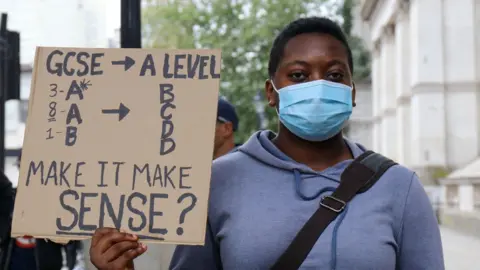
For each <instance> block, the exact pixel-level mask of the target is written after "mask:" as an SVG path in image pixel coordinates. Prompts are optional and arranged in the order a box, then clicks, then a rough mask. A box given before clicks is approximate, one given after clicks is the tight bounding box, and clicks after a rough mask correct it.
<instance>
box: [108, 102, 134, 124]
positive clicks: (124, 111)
mask: <svg viewBox="0 0 480 270" xmlns="http://www.w3.org/2000/svg"><path fill="white" fill-rule="evenodd" d="M129 112H130V109H129V108H127V106H125V105H123V103H120V107H118V109H103V110H102V113H103V114H118V121H122V119H123V118H125V116H127V114H128V113H129Z"/></svg>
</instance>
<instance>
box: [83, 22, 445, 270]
mask: <svg viewBox="0 0 480 270" xmlns="http://www.w3.org/2000/svg"><path fill="white" fill-rule="evenodd" d="M268 72H269V76H270V79H269V80H267V82H266V84H265V91H266V95H267V98H268V104H269V105H270V106H271V107H273V108H275V109H276V110H277V112H278V114H279V119H280V123H279V130H278V134H274V133H272V132H270V131H262V132H258V133H256V134H254V135H253V136H252V137H251V138H250V139H249V141H247V142H246V143H245V144H244V145H243V146H241V147H240V148H239V149H238V151H236V152H234V153H232V154H229V155H226V156H224V157H222V158H219V159H218V160H215V161H214V164H213V169H212V170H213V171H212V183H211V185H212V187H211V193H210V205H209V215H208V228H207V236H206V243H205V246H203V247H195V246H179V247H178V248H177V249H176V252H175V254H174V257H173V259H172V262H171V268H172V269H269V268H270V267H271V266H272V265H273V264H274V263H275V261H276V260H277V259H278V258H279V257H280V255H281V254H282V253H283V251H284V250H285V249H286V248H287V247H288V245H289V244H290V242H291V241H292V239H293V238H294V237H295V235H296V234H297V233H298V231H299V230H300V229H301V228H302V226H303V225H304V224H305V222H306V221H307V220H308V219H309V218H310V216H311V215H312V214H313V213H314V212H315V210H316V209H317V208H318V205H319V200H320V198H319V195H325V194H316V193H317V192H318V191H319V190H322V189H324V188H328V187H333V188H335V187H336V186H338V183H339V179H340V175H341V173H342V172H343V170H344V169H345V168H346V167H347V166H348V165H349V164H350V163H351V162H352V160H353V159H354V158H356V157H358V156H359V155H360V154H362V153H363V152H364V149H363V148H362V147H361V146H359V145H357V144H354V143H351V142H349V141H347V140H345V139H344V138H343V136H342V133H341V129H342V128H343V127H344V125H345V123H346V121H347V120H348V118H349V116H350V114H351V110H352V105H353V106H355V87H354V84H353V81H352V73H353V64H352V53H351V51H350V48H349V46H348V43H347V41H346V38H345V36H344V35H343V33H342V31H341V29H340V28H339V27H338V26H337V25H336V24H335V23H334V22H332V21H330V20H328V19H325V18H317V17H313V18H305V19H299V20H297V21H294V22H292V23H291V24H289V25H288V26H287V27H286V28H285V29H284V30H283V31H282V32H281V33H280V35H279V36H278V37H277V38H276V39H275V41H274V43H273V47H272V50H271V53H270V61H269V70H268ZM334 227H336V229H335V230H334ZM112 243H116V244H114V245H113V246H112ZM145 250H146V247H145V246H144V245H142V244H138V243H137V242H136V238H135V237H134V236H129V235H127V234H122V233H119V232H117V231H116V230H114V229H100V230H99V231H97V233H96V235H95V237H94V239H93V244H92V248H91V252H92V261H93V263H94V264H95V265H96V266H97V267H99V268H100V269H123V268H122V267H125V266H126V265H127V264H129V265H130V267H131V266H132V264H131V262H132V261H131V260H132V258H135V257H137V256H138V255H140V254H142V253H143V252H144V251H145ZM117 257H118V258H117ZM109 267H110V268H109ZM117 267H119V268H117ZM301 269H338V270H339V269H359V270H374V269H379V270H388V269H401V270H429V269H431V270H442V269H444V264H443V255H442V247H441V240H440V233H439V228H438V225H437V221H436V219H435V216H434V213H433V210H432V207H431V205H430V202H429V200H428V198H427V196H426V194H425V192H424V190H423V188H422V186H421V184H420V182H419V180H418V178H417V176H416V175H415V174H414V173H413V172H412V171H410V170H408V169H406V168H405V167H402V166H400V165H396V166H393V167H391V168H390V169H389V170H388V171H386V172H385V174H384V175H383V176H382V177H381V178H380V179H379V180H378V182H377V183H375V185H374V186H373V187H371V188H370V189H369V190H368V191H367V192H365V193H362V194H358V195H356V197H355V198H354V199H353V200H352V201H351V202H350V203H349V205H348V211H346V212H345V211H344V212H343V213H342V214H341V218H337V219H336V220H335V221H333V222H332V223H331V224H330V226H328V228H327V229H326V230H325V231H324V232H323V234H322V235H321V236H320V238H319V240H318V241H317V242H316V244H315V246H314V247H313V249H312V251H311V252H310V253H309V255H308V257H307V258H306V260H305V261H304V262H303V264H302V266H301Z"/></svg>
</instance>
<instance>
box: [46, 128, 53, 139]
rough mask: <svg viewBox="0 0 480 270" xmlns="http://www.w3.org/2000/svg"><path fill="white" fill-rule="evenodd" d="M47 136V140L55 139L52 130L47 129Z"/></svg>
mask: <svg viewBox="0 0 480 270" xmlns="http://www.w3.org/2000/svg"><path fill="white" fill-rule="evenodd" d="M47 134H48V136H47V138H46V139H47V140H50V139H53V136H52V128H49V129H47Z"/></svg>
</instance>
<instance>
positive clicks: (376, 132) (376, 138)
mask: <svg viewBox="0 0 480 270" xmlns="http://www.w3.org/2000/svg"><path fill="white" fill-rule="evenodd" d="M380 68H381V67H380V52H379V45H378V44H375V47H374V49H373V53H372V117H373V123H372V129H373V147H372V150H373V151H376V152H379V151H380V145H381V136H380V121H378V119H379V113H380V95H381V92H380V87H381V85H380Z"/></svg>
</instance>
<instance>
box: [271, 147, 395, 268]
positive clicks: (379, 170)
mask: <svg viewBox="0 0 480 270" xmlns="http://www.w3.org/2000/svg"><path fill="white" fill-rule="evenodd" d="M395 164H396V163H395V162H394V161H392V160H390V159H388V158H386V157H384V156H382V155H380V154H378V153H375V152H373V151H366V152H365V153H363V154H362V155H360V156H359V157H357V158H356V159H355V160H354V161H353V162H352V163H351V164H350V165H349V166H348V167H347V168H346V169H345V171H344V172H343V173H342V176H341V179H340V184H339V185H338V187H337V189H336V190H335V191H334V192H333V193H332V194H331V195H328V196H324V197H323V198H322V199H321V201H320V207H319V208H318V209H317V211H316V212H315V213H314V214H313V215H312V217H311V218H310V219H309V220H308V221H307V223H305V225H304V226H303V228H302V229H301V230H300V231H299V232H298V234H297V236H295V238H294V239H293V241H292V243H290V245H289V246H288V248H287V250H286V251H285V252H284V253H283V254H282V256H281V257H280V258H279V259H278V260H277V262H276V263H275V265H274V266H273V267H272V268H271V269H272V270H296V269H298V268H299V267H300V266H301V265H302V263H303V261H304V260H305V259H306V258H307V256H308V254H309V253H310V250H312V248H313V246H314V245H315V243H316V242H317V240H318V238H319V237H320V235H321V234H322V232H323V231H324V230H325V229H326V228H327V227H328V225H329V224H330V223H331V222H332V221H333V220H335V218H336V217H337V216H338V215H339V214H340V213H341V212H342V211H343V210H344V209H345V207H346V205H347V203H348V202H349V201H350V200H351V199H352V198H353V197H355V195H356V194H357V193H360V192H365V191H366V190H368V189H369V188H370V187H372V186H373V185H374V184H375V182H377V180H378V179H380V177H381V176H382V175H383V173H385V172H386V171H387V170H388V169H389V168H390V167H392V166H393V165H395Z"/></svg>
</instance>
